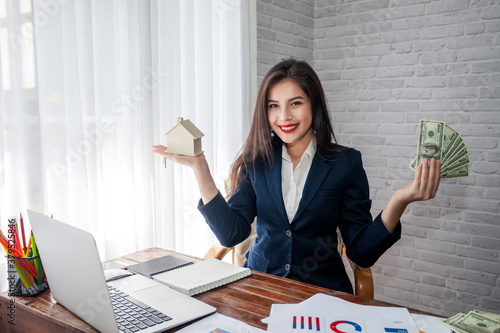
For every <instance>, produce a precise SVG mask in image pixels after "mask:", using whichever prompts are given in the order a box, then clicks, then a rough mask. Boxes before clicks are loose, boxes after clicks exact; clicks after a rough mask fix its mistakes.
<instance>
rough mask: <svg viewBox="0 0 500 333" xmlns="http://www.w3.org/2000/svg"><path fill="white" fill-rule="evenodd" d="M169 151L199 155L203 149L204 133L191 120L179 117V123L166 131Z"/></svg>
mask: <svg viewBox="0 0 500 333" xmlns="http://www.w3.org/2000/svg"><path fill="white" fill-rule="evenodd" d="M165 136H166V137H167V153H173V154H180V155H188V156H197V155H200V154H201V153H203V150H201V137H202V136H204V134H203V133H202V132H201V131H200V130H199V129H198V128H197V127H196V126H195V125H194V124H193V123H192V122H191V121H190V120H189V119H186V120H184V119H183V118H182V117H179V118H177V125H175V126H174V127H173V128H172V129H171V130H170V131H168V132H167V133H165Z"/></svg>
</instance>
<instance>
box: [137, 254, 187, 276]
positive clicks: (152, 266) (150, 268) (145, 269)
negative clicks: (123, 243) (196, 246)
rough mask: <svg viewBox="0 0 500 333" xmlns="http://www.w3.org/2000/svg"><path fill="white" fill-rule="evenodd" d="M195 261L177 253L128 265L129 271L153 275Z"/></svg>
mask: <svg viewBox="0 0 500 333" xmlns="http://www.w3.org/2000/svg"><path fill="white" fill-rule="evenodd" d="M192 264H193V261H191V260H186V259H183V258H179V257H177V256H175V255H171V254H169V255H166V256H163V257H160V258H155V259H151V260H147V261H144V262H141V263H138V264H135V265H132V266H129V267H127V269H128V270H129V271H132V272H134V273H137V274H141V275H144V276H147V277H152V276H153V275H155V274H160V273H163V272H167V271H170V270H172V269H177V268H180V267H184V266H187V265H192Z"/></svg>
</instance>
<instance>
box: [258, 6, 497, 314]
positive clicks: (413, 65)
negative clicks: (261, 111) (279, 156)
mask: <svg viewBox="0 0 500 333" xmlns="http://www.w3.org/2000/svg"><path fill="white" fill-rule="evenodd" d="M257 21H258V61H259V64H258V75H259V82H260V79H261V78H262V75H264V73H265V72H266V70H267V69H268V68H269V67H270V66H272V65H273V64H274V63H276V62H277V61H279V60H280V59H281V58H283V57H288V56H294V57H296V58H299V59H303V60H307V61H309V62H310V63H311V64H313V67H314V68H315V69H316V71H317V72H318V74H319V75H320V78H321V79H322V82H323V85H324V88H325V91H326V94H327V98H328V100H329V102H330V103H329V105H330V112H331V115H332V119H333V122H334V129H335V133H336V135H337V139H338V140H339V142H340V143H342V144H344V145H348V146H351V147H354V148H356V149H358V150H360V151H361V152H362V154H363V161H364V165H365V169H366V172H367V174H368V177H369V181H370V186H371V197H372V199H373V211H372V213H373V214H374V215H375V214H378V212H379V211H380V210H381V209H383V207H384V206H385V203H386V202H387V200H388V199H389V197H390V196H391V194H392V192H393V191H394V190H395V189H396V188H398V187H401V186H403V185H405V184H406V183H408V182H410V181H411V179H412V176H413V172H412V171H411V170H410V169H409V168H408V163H409V162H410V161H411V160H412V159H413V157H414V156H415V154H416V146H417V139H418V122H419V119H435V120H443V121H445V122H447V123H448V124H449V125H450V126H451V127H452V128H454V129H456V130H457V131H459V133H460V134H461V135H462V137H463V138H464V140H465V142H466V145H467V147H468V149H469V154H470V159H471V164H470V176H469V177H468V178H465V179H460V180H449V181H444V182H441V185H440V188H439V193H438V195H437V197H436V198H434V199H433V200H432V201H429V202H423V203H414V204H412V205H411V206H410V208H409V209H408V210H407V212H406V213H405V215H404V216H403V218H402V223H403V235H402V239H401V240H400V241H399V242H398V243H397V244H396V245H395V246H393V247H392V248H391V249H390V250H389V251H388V252H387V253H386V254H384V256H382V258H381V259H380V260H379V261H378V262H377V264H376V265H375V266H374V267H373V268H372V270H373V272H374V280H375V298H376V299H379V300H384V301H388V302H392V303H396V304H400V305H403V306H407V307H412V308H416V309H420V310H424V311H430V312H433V313H436V314H439V315H444V316H448V315H452V314H455V313H457V312H466V311H468V310H470V309H484V310H490V311H496V312H498V311H500V277H499V275H500V258H499V252H500V214H499V213H500V210H499V209H500V163H499V162H500V149H499V143H500V73H499V72H500V46H499V44H500V34H499V31H500V4H499V1H498V0H440V1H430V0H369V1H358V0H354V1H347V0H346V1H340V0H339V1H335V0H316V1H313V0H310V1H303V0H302V1H285V0H268V1H265V0H259V1H257Z"/></svg>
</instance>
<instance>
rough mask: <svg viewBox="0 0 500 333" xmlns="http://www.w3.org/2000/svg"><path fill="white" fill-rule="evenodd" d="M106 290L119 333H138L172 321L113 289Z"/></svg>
mask: <svg viewBox="0 0 500 333" xmlns="http://www.w3.org/2000/svg"><path fill="white" fill-rule="evenodd" d="M108 288H109V296H110V297H111V304H112V305H113V310H114V312H115V316H116V322H117V323H118V328H119V329H120V332H124V333H129V332H139V331H141V330H144V329H146V328H148V327H151V326H155V325H158V324H161V323H164V322H166V321H169V320H171V319H172V318H170V317H169V316H167V315H166V314H164V313H162V312H160V311H158V310H156V309H153V308H151V307H150V306H148V305H146V304H144V303H142V302H141V301H139V300H138V299H136V298H133V297H132V296H130V295H127V294H125V293H124V292H122V291H120V290H118V289H116V288H114V287H111V286H108Z"/></svg>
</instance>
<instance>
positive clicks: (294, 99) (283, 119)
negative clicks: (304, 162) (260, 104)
mask: <svg viewBox="0 0 500 333" xmlns="http://www.w3.org/2000/svg"><path fill="white" fill-rule="evenodd" d="M267 118H268V120H269V124H270V125H271V129H272V130H273V131H274V133H276V134H277V135H278V136H279V137H280V139H281V140H282V141H283V142H284V143H285V144H286V147H287V149H288V150H289V151H290V149H294V150H295V149H296V150H297V153H299V154H302V153H303V152H304V151H305V150H306V148H307V146H308V145H309V143H310V142H311V140H312V138H313V136H314V134H313V131H312V127H311V125H312V110H311V102H310V100H309V97H307V95H306V93H305V92H304V91H303V90H302V89H301V88H300V86H299V85H298V84H297V83H296V82H295V81H293V80H289V79H286V80H283V81H280V82H278V83H276V84H275V85H274V86H272V87H271V88H270V89H269V95H268V98H267Z"/></svg>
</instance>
